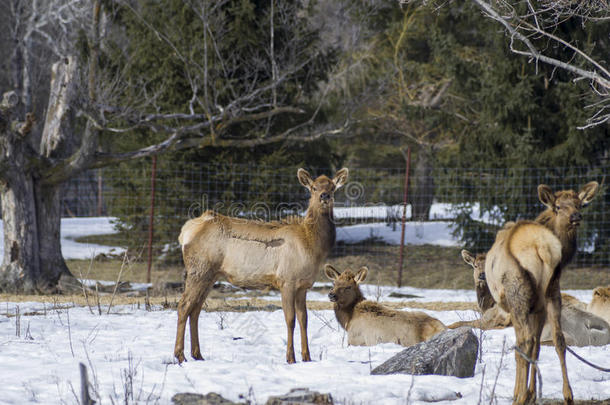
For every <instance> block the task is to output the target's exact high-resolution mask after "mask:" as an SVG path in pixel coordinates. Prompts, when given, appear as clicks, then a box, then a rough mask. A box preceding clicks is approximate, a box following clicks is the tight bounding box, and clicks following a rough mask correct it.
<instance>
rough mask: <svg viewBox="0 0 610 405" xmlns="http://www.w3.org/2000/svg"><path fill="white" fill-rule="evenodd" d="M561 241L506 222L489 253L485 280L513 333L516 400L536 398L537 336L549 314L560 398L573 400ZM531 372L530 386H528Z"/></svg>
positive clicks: (531, 226) (542, 230) (539, 229)
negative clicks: (565, 332)
mask: <svg viewBox="0 0 610 405" xmlns="http://www.w3.org/2000/svg"><path fill="white" fill-rule="evenodd" d="M561 249H562V244H561V241H560V240H559V239H558V238H557V236H555V234H554V233H553V232H551V231H550V230H549V229H547V228H546V227H544V226H543V225H540V224H538V223H536V222H530V221H519V222H517V223H509V224H507V225H506V226H505V227H504V228H503V229H501V230H500V231H499V232H498V233H497V235H496V240H495V242H494V244H493V246H492V247H491V249H490V251H489V252H488V253H487V256H486V260H485V278H486V280H487V284H488V286H489V289H490V292H491V295H492V296H493V298H494V301H495V302H497V303H498V305H500V307H501V308H502V309H503V310H504V311H506V312H508V313H510V317H511V321H512V323H513V326H514V329H515V335H516V340H517V343H516V349H515V361H516V365H517V367H516V377H515V390H514V403H516V404H525V403H530V402H535V399H536V367H537V363H536V362H537V360H538V355H539V353H540V335H541V333H542V328H543V326H544V323H545V319H546V318H547V316H548V322H549V323H550V324H551V327H552V335H553V344H554V345H555V350H556V351H557V355H558V356H559V362H560V365H561V371H562V377H563V397H564V401H565V402H566V403H568V404H572V403H573V394H572V388H571V387H570V382H569V380H568V371H567V367H566V362H565V352H566V343H565V338H564V336H563V332H562V330H561V325H560V317H561V293H560V290H559V278H560V276H561V261H562V259H561ZM528 376H529V385H528Z"/></svg>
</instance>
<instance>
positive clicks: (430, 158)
mask: <svg viewBox="0 0 610 405" xmlns="http://www.w3.org/2000/svg"><path fill="white" fill-rule="evenodd" d="M433 163H434V151H433V149H432V147H428V146H421V147H420V148H419V150H418V152H417V160H416V162H415V170H414V173H413V191H412V193H411V204H412V207H413V217H412V218H413V219H414V220H415V221H427V220H428V219H430V208H431V207H432V203H433V202H434V189H435V185H434V177H433V173H432V171H433Z"/></svg>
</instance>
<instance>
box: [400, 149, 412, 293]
mask: <svg viewBox="0 0 610 405" xmlns="http://www.w3.org/2000/svg"><path fill="white" fill-rule="evenodd" d="M406 163H407V164H406V169H405V188H404V194H403V206H402V221H401V222H402V230H401V232H400V259H399V263H398V287H402V263H403V259H404V249H405V222H406V221H407V198H408V197H409V168H410V167H411V147H410V146H408V147H407V162H406Z"/></svg>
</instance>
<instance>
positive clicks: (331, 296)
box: [328, 292, 337, 302]
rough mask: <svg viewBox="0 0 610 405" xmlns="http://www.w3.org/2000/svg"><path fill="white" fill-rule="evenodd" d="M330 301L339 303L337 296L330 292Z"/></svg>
mask: <svg viewBox="0 0 610 405" xmlns="http://www.w3.org/2000/svg"><path fill="white" fill-rule="evenodd" d="M328 299H329V300H330V301H331V302H337V294H335V293H334V292H329V293H328Z"/></svg>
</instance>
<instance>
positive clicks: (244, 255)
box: [174, 169, 348, 363]
mask: <svg viewBox="0 0 610 405" xmlns="http://www.w3.org/2000/svg"><path fill="white" fill-rule="evenodd" d="M347 176H348V170H347V169H341V170H339V171H338V172H337V173H336V175H335V177H334V178H333V179H330V178H328V177H327V176H320V177H318V178H317V179H315V180H313V179H312V178H311V176H310V175H309V173H308V172H307V171H305V170H303V169H299V170H298V172H297V177H298V179H299V181H300V183H301V184H302V185H303V186H304V187H305V188H307V189H308V190H309V192H310V194H311V197H310V199H309V206H308V208H307V212H306V214H305V217H304V218H302V219H296V220H293V221H291V222H290V223H288V222H286V223H279V222H271V223H264V222H259V221H251V220H243V219H238V218H231V217H227V216H224V215H220V214H217V213H215V212H213V211H206V212H204V213H203V214H202V215H201V216H200V217H199V218H195V219H191V220H189V221H187V222H186V223H185V224H184V226H183V227H182V231H181V233H180V237H179V241H180V244H181V245H182V255H183V258H184V265H185V268H186V270H185V271H186V282H185V287H184V293H183V294H182V298H180V302H179V304H178V329H177V333H176V345H175V348H174V355H175V356H176V358H177V359H178V361H179V362H182V361H184V332H185V328H186V321H187V319H188V320H189V321H190V330H191V354H192V356H193V358H195V359H197V360H203V358H202V356H201V349H200V347H199V337H198V329H197V328H198V325H197V323H198V318H199V313H200V312H201V307H202V305H203V302H204V301H205V299H206V297H207V295H208V293H209V292H210V289H211V288H212V285H213V284H214V282H215V281H216V280H217V279H219V278H220V277H223V278H225V279H226V280H227V281H229V282H230V283H231V284H233V285H237V286H241V287H249V288H263V287H267V286H272V287H275V288H278V289H279V290H280V293H281V296H282V309H283V311H284V317H285V320H286V327H287V329H288V339H287V347H286V361H287V362H288V363H294V362H295V356H294V346H293V334H294V326H295V309H296V317H297V319H298V321H299V326H300V332H301V355H302V359H303V361H310V360H311V358H310V354H309V346H308V342H307V308H306V303H305V296H306V294H307V290H308V289H309V288H311V286H312V285H313V282H314V280H315V278H316V275H317V274H318V271H319V269H320V267H321V265H322V263H323V261H324V260H325V259H326V256H327V255H328V253H329V252H330V250H331V248H332V247H333V245H334V243H335V236H336V233H335V232H336V230H335V223H334V219H333V203H334V193H335V191H336V190H337V189H338V188H339V187H341V186H342V185H343V184H345V182H346V181H347Z"/></svg>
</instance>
